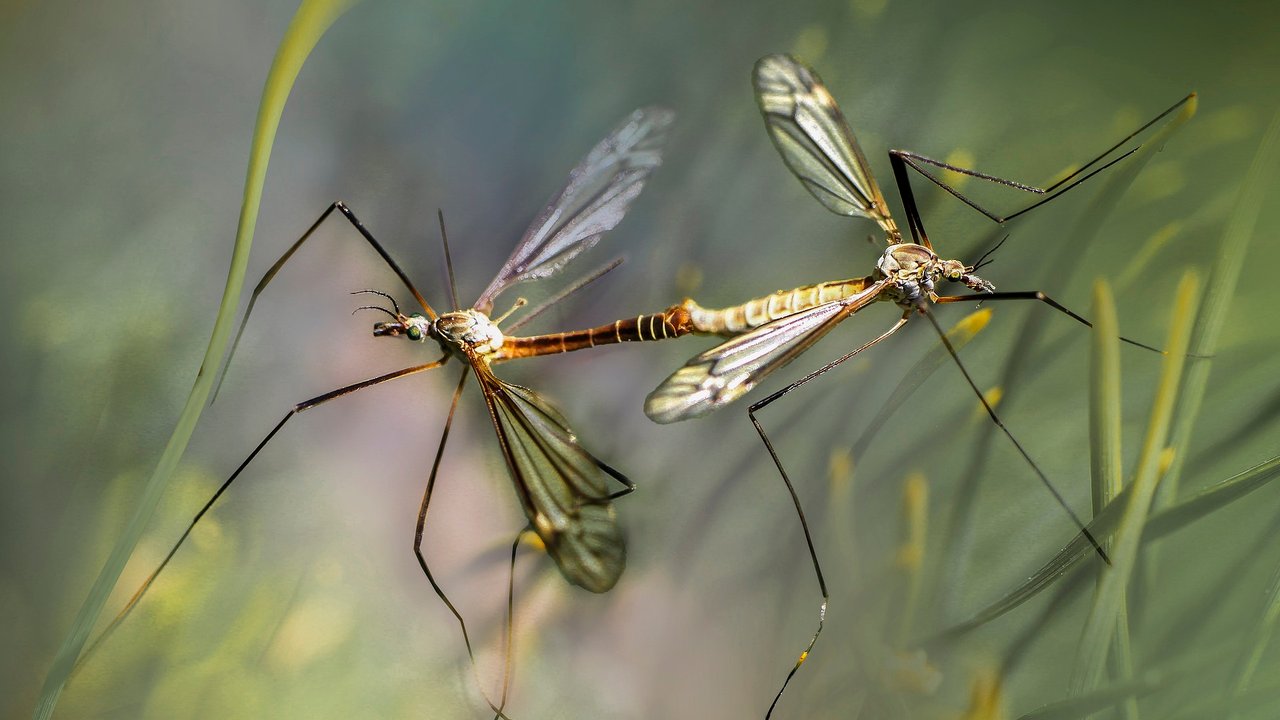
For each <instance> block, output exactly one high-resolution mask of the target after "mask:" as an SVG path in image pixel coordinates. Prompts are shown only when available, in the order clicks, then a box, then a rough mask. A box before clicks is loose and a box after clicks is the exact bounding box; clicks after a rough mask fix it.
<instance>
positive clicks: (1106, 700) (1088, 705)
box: [1018, 673, 1166, 720]
mask: <svg viewBox="0 0 1280 720" xmlns="http://www.w3.org/2000/svg"><path fill="white" fill-rule="evenodd" d="M1165 686H1166V683H1165V682H1162V680H1161V678H1160V676H1159V675H1156V674H1154V673H1149V674H1148V675H1147V676H1146V677H1143V678H1141V679H1139V680H1134V681H1131V682H1124V683H1120V684H1117V685H1110V686H1108V687H1105V688H1100V689H1098V690H1095V691H1093V692H1091V693H1088V694H1087V695H1081V696H1079V697H1074V698H1069V699H1066V700H1059V701H1057V702H1053V703H1049V704H1047V705H1042V706H1040V707H1038V708H1036V709H1035V710H1032V711H1031V712H1029V713H1026V714H1024V715H1020V716H1018V720H1077V719H1078V718H1083V717H1088V716H1090V715H1092V714H1094V713H1096V712H1100V711H1102V710H1106V709H1107V708H1111V707H1115V706H1116V705H1119V704H1120V703H1123V702H1133V701H1135V700H1136V699H1137V698H1138V697H1140V696H1142V695H1146V694H1148V693H1152V692H1155V691H1157V690H1159V689H1161V688H1162V687H1165Z"/></svg>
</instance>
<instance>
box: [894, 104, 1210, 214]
mask: <svg viewBox="0 0 1280 720" xmlns="http://www.w3.org/2000/svg"><path fill="white" fill-rule="evenodd" d="M1195 96H1196V95H1195V93H1191V94H1190V95H1187V96H1186V97H1184V98H1182V99H1181V100H1179V101H1178V102H1176V103H1174V104H1173V105H1172V106H1170V107H1169V108H1168V109H1166V110H1165V111H1164V112H1162V113H1160V114H1159V115H1157V116H1155V117H1154V118H1152V119H1151V120H1149V121H1147V122H1146V123H1145V124H1143V125H1142V127H1139V128H1138V129H1137V130H1134V131H1133V132H1131V133H1129V134H1128V135H1126V136H1124V137H1123V138H1121V139H1120V140H1119V141H1118V142H1116V143H1115V144H1113V145H1112V146H1111V147H1109V148H1107V149H1106V150H1105V151H1103V152H1102V153H1101V154H1099V155H1098V156H1097V157H1095V158H1093V159H1092V160H1090V161H1089V162H1087V163H1085V164H1084V165H1082V166H1080V167H1079V168H1077V169H1076V170H1074V171H1073V172H1071V173H1069V174H1068V175H1066V176H1065V177H1063V178H1061V179H1059V180H1058V181H1057V182H1055V183H1053V184H1052V185H1049V186H1048V187H1044V188H1041V187H1036V186H1034V185H1029V184H1026V183H1021V182H1018V181H1016V180H1007V179H1005V178H1001V177H997V176H995V175H988V174H987V173H983V172H978V171H976V170H970V169H968V168H962V167H957V166H955V165H951V164H949V163H945V162H942V161H941V160H934V159H933V158H930V157H926V156H924V155H920V154H918V153H914V152H911V151H909V150H890V151H889V160H890V162H891V164H892V165H893V171H894V178H895V180H896V181H897V185H898V190H899V192H901V193H902V202H903V205H904V206H906V210H907V220H908V222H909V223H912V224H913V226H915V225H917V224H918V223H919V219H920V215H919V211H918V210H917V209H916V203H915V196H914V195H913V194H912V192H911V188H910V184H909V183H908V181H907V177H906V172H905V170H906V167H907V166H910V167H911V168H912V169H914V170H915V171H916V172H918V173H920V175H922V176H924V178H925V179H927V180H928V181H929V182H932V183H933V184H934V185H937V186H938V187H940V188H942V189H943V190H945V191H947V192H948V193H950V194H951V195H953V196H954V197H956V198H957V199H958V200H960V201H961V202H963V203H964V204H966V205H968V206H969V207H971V208H973V209H974V210H977V211H978V212H980V213H982V214H983V215H985V216H986V217H987V218H989V219H990V220H991V221H993V222H996V223H1004V222H1007V221H1009V220H1012V219H1013V218H1015V217H1018V216H1019V215H1022V214H1023V213H1026V212H1029V211H1031V210H1033V209H1035V208H1037V207H1040V206H1041V205H1043V204H1045V203H1047V202H1049V201H1050V200H1052V199H1054V198H1056V197H1058V196H1060V195H1062V194H1063V193H1065V192H1067V191H1068V190H1070V189H1071V188H1074V187H1075V186H1077V185H1079V184H1081V183H1083V182H1084V181H1086V180H1088V179H1089V178H1091V177H1093V176H1094V175H1097V174H1098V173H1100V172H1102V171H1103V170H1106V169H1107V168H1109V167H1111V166H1112V165H1114V164H1116V163H1118V162H1120V161H1121V160H1123V159H1125V158H1127V157H1129V156H1130V155H1132V154H1133V153H1135V152H1137V150H1138V148H1139V147H1141V145H1139V146H1137V147H1134V148H1132V149H1130V150H1127V151H1125V152H1124V153H1121V154H1120V155H1119V156H1118V157H1114V158H1111V159H1110V160H1107V161H1106V162H1104V163H1103V164H1102V165H1101V166H1098V167H1096V168H1095V167H1094V166H1095V165H1097V164H1098V163H1100V162H1102V161H1103V160H1104V159H1105V158H1107V156H1109V155H1111V154H1112V153H1114V152H1115V151H1116V150H1119V149H1120V148H1121V147H1123V146H1124V145H1125V143H1128V142H1129V141H1130V140H1132V139H1133V138H1135V137H1137V136H1138V135H1139V134H1141V133H1142V132H1143V131H1144V130H1146V129H1148V128H1150V127H1151V126H1152V125H1155V124H1156V123H1157V122H1160V120H1162V119H1164V118H1165V117H1168V116H1169V114H1171V113H1172V112H1174V111H1175V110H1177V109H1178V108H1181V107H1182V106H1183V105H1185V104H1187V103H1188V102H1191V101H1192V100H1193V99H1194V98H1195ZM923 165H931V166H933V167H936V168H941V169H943V170H950V171H951V172H957V173H960V174H962V175H968V176H969V177H975V178H978V179H979V180H986V181H988V182H993V183H998V184H1000V185H1004V186H1006V187H1011V188H1014V189H1017V190H1022V191H1024V192H1029V193H1033V194H1036V195H1046V196H1047V197H1045V198H1043V199H1041V200H1037V201H1036V202H1034V203H1032V204H1030V205H1028V206H1027V207H1024V208H1022V209H1021V210H1018V211H1016V212H1013V213H1010V214H1008V215H997V214H996V213H993V212H991V211H989V210H987V209H985V208H983V207H982V206H980V205H978V204H977V203H976V202H974V201H973V200H971V199H970V198H968V197H966V196H965V195H964V194H962V193H961V192H960V191H959V190H957V189H955V188H954V187H952V186H951V185H948V184H947V183H946V182H945V181H944V180H942V179H941V178H940V177H938V176H937V175H935V174H933V173H931V172H929V171H928V170H926V169H925V168H924V167H923ZM1090 168H1093V169H1092V170H1090Z"/></svg>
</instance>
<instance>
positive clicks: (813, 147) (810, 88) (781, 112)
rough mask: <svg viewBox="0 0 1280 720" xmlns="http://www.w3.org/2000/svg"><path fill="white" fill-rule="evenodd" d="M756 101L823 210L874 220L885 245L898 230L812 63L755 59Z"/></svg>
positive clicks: (793, 168)
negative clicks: (885, 235)
mask: <svg viewBox="0 0 1280 720" xmlns="http://www.w3.org/2000/svg"><path fill="white" fill-rule="evenodd" d="M754 78H755V87H756V102H757V103H758V104H759V105H760V112H761V114H762V115H764V124H765V128H766V129H768V131H769V136H770V137H771V138H773V144H774V145H775V146H776V147H777V148H778V152H779V153H781V154H782V160H783V161H784V162H785V163H786V164H787V167H789V168H791V172H793V173H795V176H796V177H798V178H800V182H801V183H803V184H804V186H805V189H807V190H808V191H809V192H810V193H811V194H812V195H813V196H814V197H815V198H817V199H818V201H819V202H821V203H822V204H823V205H825V206H826V207H827V209H828V210H830V211H832V212H834V213H837V214H840V215H854V216H858V217H865V218H870V219H872V220H875V221H876V222H877V223H879V225H880V227H881V228H883V229H884V231H885V233H886V234H887V235H888V236H889V242H890V244H892V243H895V242H899V241H900V240H899V238H900V237H901V234H900V233H899V232H898V226H897V224H895V223H894V221H893V218H892V217H890V216H889V208H888V206H887V205H886V204H885V202H884V195H883V194H881V192H880V187H879V186H878V185H876V181H875V179H874V178H873V177H872V175H871V168H870V167H869V166H868V165H867V159H866V158H865V157H864V156H863V155H862V150H861V149H860V148H859V147H858V141H857V140H856V139H855V138H854V136H853V132H852V131H851V130H849V125H848V123H846V122H845V119H844V115H843V114H842V113H841V112H840V106H839V105H837V104H836V101H835V98H833V97H831V93H830V92H828V91H827V88H826V86H825V85H823V84H822V78H820V77H818V74H817V73H815V72H814V71H813V70H812V69H811V68H809V67H808V66H806V65H805V64H804V63H802V62H800V61H799V60H796V59H795V58H793V57H790V56H788V55H766V56H765V57H763V58H760V60H759V61H758V62H757V63H756V68H755V74H754Z"/></svg>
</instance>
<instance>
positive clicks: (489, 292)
mask: <svg viewBox="0 0 1280 720" xmlns="http://www.w3.org/2000/svg"><path fill="white" fill-rule="evenodd" d="M674 119H675V114H674V113H672V112H671V111H670V110H667V109H665V108H657V107H648V108H640V109H639V110H636V111H635V112H633V113H631V116H630V117H628V118H627V120H626V121H625V122H624V123H622V125H620V126H619V127H618V128H617V129H615V130H614V131H613V132H612V133H610V134H609V135H608V137H606V138H605V139H604V140H601V141H600V143H599V144H598V145H596V146H595V147H594V148H592V149H591V152H589V153H587V156H586V157H585V158H584V159H583V160H582V162H580V163H578V165H577V167H575V168H574V169H573V170H572V171H570V173H569V182H568V184H567V185H565V187H564V189H563V190H561V191H560V194H559V195H557V196H556V197H554V198H553V199H552V200H551V202H550V203H548V204H547V207H546V208H544V209H543V210H542V212H541V213H539V214H538V217H537V218H536V219H534V221H533V224H531V225H530V226H529V229H528V230H526V231H525V233H524V237H522V238H520V243H519V244H518V245H516V249H515V250H514V251H512V253H511V257H510V258H508V259H507V262H506V263H504V264H503V266H502V269H501V270H499V271H498V275H497V277H495V278H494V279H493V282H490V283H489V287H487V288H485V290H484V292H483V293H481V294H480V299H479V300H477V301H476V304H475V307H476V309H477V310H481V311H483V312H485V313H488V312H489V311H490V310H492V308H493V300H494V298H496V297H497V296H498V294H499V293H501V292H502V291H503V290H505V289H506V288H508V287H510V286H512V285H514V284H516V283H518V282H523V281H525V280H534V279H537V278H543V277H547V276H549V275H552V274H554V273H555V272H557V271H558V270H560V268H562V267H564V264H565V263H567V262H569V261H570V260H572V259H573V258H574V256H576V255H577V254H578V253H580V252H582V251H584V250H586V249H588V248H590V247H591V246H592V245H595V244H596V242H597V241H598V240H599V239H600V236H601V235H603V234H604V233H606V232H608V231H609V230H611V229H613V227H614V226H615V225H617V224H618V223H619V222H621V221H622V216H623V215H625V214H626V213H627V208H628V207H630V206H631V203H632V201H634V200H635V199H636V197H637V196H638V195H639V194H640V191H641V190H642V189H644V183H645V179H646V178H648V177H649V173H651V172H653V170H654V168H656V167H658V165H659V164H661V162H662V144H663V142H664V141H665V140H666V131H667V128H668V127H670V125H671V122H672V120H674Z"/></svg>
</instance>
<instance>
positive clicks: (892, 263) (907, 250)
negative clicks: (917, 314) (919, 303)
mask: <svg viewBox="0 0 1280 720" xmlns="http://www.w3.org/2000/svg"><path fill="white" fill-rule="evenodd" d="M876 272H877V273H878V274H880V275H882V276H883V277H884V278H885V279H887V280H889V281H890V282H892V283H893V284H894V285H895V286H896V291H897V292H896V294H897V296H898V298H897V299H898V300H899V302H915V301H916V300H918V299H920V297H921V296H922V295H926V294H930V293H932V292H933V284H934V281H935V280H937V279H938V278H939V277H940V276H941V275H942V273H943V261H942V260H941V259H939V258H938V256H937V254H936V253H934V252H933V251H932V250H930V249H929V248H927V247H925V246H923V245H917V244H915V243H901V244H898V245H890V246H889V247H888V248H886V249H885V251H884V254H883V255H881V256H880V260H879V261H878V262H876Z"/></svg>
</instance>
